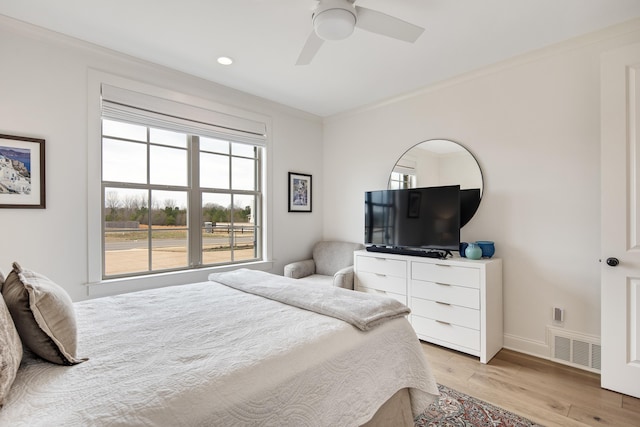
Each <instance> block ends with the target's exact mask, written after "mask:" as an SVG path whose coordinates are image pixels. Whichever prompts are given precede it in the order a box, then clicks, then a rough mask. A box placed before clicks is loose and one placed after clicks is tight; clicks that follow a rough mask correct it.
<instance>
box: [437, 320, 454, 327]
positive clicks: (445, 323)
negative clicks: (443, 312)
mask: <svg viewBox="0 0 640 427" xmlns="http://www.w3.org/2000/svg"><path fill="white" fill-rule="evenodd" d="M436 322H438V323H440V324H442V325H449V326H451V323H449V322H443V321H442V320H436Z"/></svg>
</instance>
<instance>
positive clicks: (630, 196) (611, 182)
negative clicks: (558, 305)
mask: <svg viewBox="0 0 640 427" xmlns="http://www.w3.org/2000/svg"><path fill="white" fill-rule="evenodd" d="M601 70H602V77H601V84H602V86H601V103H602V104H601V174H602V186H601V196H602V197H601V202H602V205H601V221H602V225H601V233H602V234H601V241H602V252H601V255H602V270H601V298H602V302H601V304H602V306H601V316H602V318H601V328H602V329H601V337H602V338H601V340H602V360H601V368H602V369H601V385H602V387H604V388H607V389H610V390H614V391H618V392H620V393H624V394H628V395H631V396H635V397H640V44H636V45H632V46H627V47H624V48H620V49H616V50H613V51H610V52H607V53H605V54H604V55H603V56H602V67H601ZM616 264H617V265H616Z"/></svg>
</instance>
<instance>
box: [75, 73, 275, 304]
mask: <svg viewBox="0 0 640 427" xmlns="http://www.w3.org/2000/svg"><path fill="white" fill-rule="evenodd" d="M103 85H109V86H113V87H117V88H122V89H125V90H129V91H133V92H138V93H141V94H143V95H148V96H153V97H157V98H160V99H164V100H168V101H177V102H180V103H182V104H186V105H192V106H194V107H199V108H202V109H206V110H210V111H213V112H217V113H220V114H221V115H229V116H234V117H239V118H244V119H247V120H250V121H254V122H261V123H264V125H265V129H266V146H265V147H264V150H263V155H264V167H263V168H262V177H261V180H262V182H263V194H262V196H263V197H262V215H263V217H262V242H263V260H261V261H256V262H251V263H242V264H241V266H242V267H245V268H254V269H260V270H266V271H268V270H270V269H271V268H272V266H273V262H272V261H271V260H272V258H273V257H272V254H273V249H272V248H273V246H272V241H273V239H272V228H273V227H272V226H271V224H272V222H273V221H272V204H273V203H272V201H271V198H272V197H271V195H272V194H273V192H272V187H273V185H272V181H273V179H272V173H270V172H271V170H272V166H271V165H272V161H271V158H272V155H271V152H272V148H271V147H272V144H271V119H270V117H268V116H265V115H262V114H259V113H254V112H251V111H246V110H242V109H239V108H235V107H230V106H227V105H223V104H219V103H217V102H213V101H210V100H206V99H203V98H199V97H195V96H192V95H188V94H184V93H179V92H175V91H172V90H169V89H165V88H161V87H157V86H153V85H150V84H146V83H142V82H138V81H134V80H130V79H127V78H124V77H120V76H115V75H112V74H109V73H105V72H102V71H98V70H93V69H89V73H88V90H87V98H88V99H87V102H88V104H87V114H88V126H87V131H88V135H87V141H88V147H87V162H88V163H87V164H88V165H92V166H91V167H88V168H87V234H88V242H87V259H88V265H87V295H88V296H90V297H98V296H105V295H114V294H118V293H124V292H131V291H136V290H143V289H150V288H158V287H163V286H171V285H177V284H183V283H189V282H197V281H205V280H207V276H208V275H209V273H211V272H214V271H224V270H233V269H235V268H238V266H237V265H225V266H212V267H203V268H196V269H188V270H181V271H171V272H164V273H150V274H148V275H143V276H135V277H126V278H118V279H102V276H103V274H102V273H103V272H102V250H103V248H102V209H101V206H102V203H103V201H102V196H101V194H102V192H101V187H102V176H101V168H100V165H101V164H102V160H101V156H102V149H101V147H102V132H101V122H102V106H101V91H102V87H103ZM200 90H201V88H200Z"/></svg>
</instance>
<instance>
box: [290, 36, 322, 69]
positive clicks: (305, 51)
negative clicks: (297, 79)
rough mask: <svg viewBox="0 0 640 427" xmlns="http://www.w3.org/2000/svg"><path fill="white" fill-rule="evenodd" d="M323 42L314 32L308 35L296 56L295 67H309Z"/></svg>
mask: <svg viewBox="0 0 640 427" xmlns="http://www.w3.org/2000/svg"><path fill="white" fill-rule="evenodd" d="M322 43H324V40H322V39H321V38H320V37H318V36H317V35H316V33H315V32H314V31H312V32H311V34H309V37H308V38H307V42H306V43H305V44H304V46H303V47H302V51H301V52H300V55H299V56H298V60H297V61H296V65H309V64H310V63H311V60H313V57H314V56H316V53H318V51H319V50H320V46H322Z"/></svg>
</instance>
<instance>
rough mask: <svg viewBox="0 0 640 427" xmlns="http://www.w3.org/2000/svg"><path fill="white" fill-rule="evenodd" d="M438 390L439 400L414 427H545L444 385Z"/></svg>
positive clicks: (419, 418)
mask: <svg viewBox="0 0 640 427" xmlns="http://www.w3.org/2000/svg"><path fill="white" fill-rule="evenodd" d="M438 389H440V398H439V399H438V400H436V401H435V402H433V403H432V404H431V406H429V407H428V408H427V409H426V410H425V411H424V412H423V413H422V415H420V416H418V417H417V418H416V419H415V427H436V426H442V427H484V426H487V427H503V426H504V427H542V426H541V425H540V424H536V423H534V422H532V421H529V420H528V419H526V418H522V417H521V416H519V415H516V414H514V413H512V412H509V411H505V410H504V409H502V408H498V407H497V406H493V405H491V404H489V403H487V402H483V401H482V400H479V399H476V398H474V397H471V396H468V395H466V394H463V393H460V392H457V391H455V390H452V389H450V388H448V387H445V386H443V385H440V384H438Z"/></svg>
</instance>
